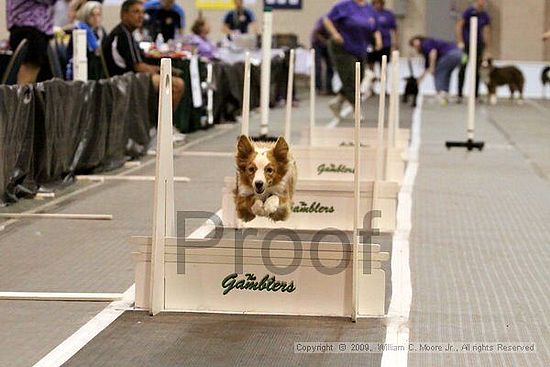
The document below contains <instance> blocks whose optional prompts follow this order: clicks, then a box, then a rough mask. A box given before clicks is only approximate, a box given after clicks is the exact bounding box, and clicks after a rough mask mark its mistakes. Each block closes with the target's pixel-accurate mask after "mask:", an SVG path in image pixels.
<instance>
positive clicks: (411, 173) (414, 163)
mask: <svg viewBox="0 0 550 367" xmlns="http://www.w3.org/2000/svg"><path fill="white" fill-rule="evenodd" d="M422 102H423V98H422V96H420V97H419V100H418V106H417V107H416V110H415V111H414V114H413V122H412V128H411V129H412V131H411V145H410V147H409V162H408V164H407V170H406V171H405V178H404V181H403V186H402V187H401V191H400V192H399V199H398V206H397V227H396V230H395V234H394V236H393V241H392V259H391V270H392V276H391V281H392V298H391V302H390V307H389V310H388V317H387V318H388V323H387V328H386V341H385V343H386V345H393V346H405V348H404V350H397V351H393V350H385V351H384V353H383V354H382V364H381V365H382V367H403V366H407V357H408V348H407V347H406V346H408V344H409V325H408V322H409V313H410V310H411V300H412V285H411V269H410V264H409V247H410V244H409V235H410V232H411V228H412V218H411V217H412V193H413V188H414V181H415V179H416V173H417V172H418V152H419V149H420V129H421V125H422V120H421V118H422V117H421V114H422Z"/></svg>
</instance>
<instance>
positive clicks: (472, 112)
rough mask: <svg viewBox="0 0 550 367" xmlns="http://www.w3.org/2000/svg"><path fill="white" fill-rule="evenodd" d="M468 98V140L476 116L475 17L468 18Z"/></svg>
mask: <svg viewBox="0 0 550 367" xmlns="http://www.w3.org/2000/svg"><path fill="white" fill-rule="evenodd" d="M468 62H469V65H468V74H469V81H468V82H469V84H470V85H469V90H468V92H470V98H469V99H468V140H474V134H475V118H476V78H477V17H471V18H470V55H469V60H468Z"/></svg>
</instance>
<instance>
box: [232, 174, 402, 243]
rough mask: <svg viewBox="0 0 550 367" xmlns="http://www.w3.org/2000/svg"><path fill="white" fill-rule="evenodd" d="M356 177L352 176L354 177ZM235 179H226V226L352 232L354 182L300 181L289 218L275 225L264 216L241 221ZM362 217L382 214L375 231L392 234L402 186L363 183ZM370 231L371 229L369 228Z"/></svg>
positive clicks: (385, 183) (387, 183)
mask: <svg viewBox="0 0 550 367" xmlns="http://www.w3.org/2000/svg"><path fill="white" fill-rule="evenodd" d="M352 176H353V174H352ZM375 185H378V187H377V200H376V203H375V202H373V195H374V187H375ZM235 188H236V184H235V178H234V177H227V178H226V179H225V182H224V189H223V201H222V221H223V223H224V225H226V226H229V227H236V228H241V227H242V228H289V229H293V230H321V229H324V228H329V227H331V228H338V229H340V230H343V231H352V230H353V215H354V213H353V205H354V201H355V196H354V191H353V190H354V183H353V181H347V182H346V181H325V180H306V179H301V178H300V179H299V180H298V182H297V184H296V190H295V192H294V198H293V202H294V206H293V210H292V214H291V215H290V217H289V219H288V220H286V221H284V222H282V223H281V222H273V221H272V220H270V219H268V218H264V217H256V218H255V219H253V220H252V221H250V222H247V223H244V222H241V221H240V220H238V218H237V216H236V214H235V213H236V212H235V203H234V199H233V190H235ZM360 192H361V194H360V195H361V199H360V200H361V206H360V216H361V218H364V217H365V216H366V215H367V214H368V213H369V212H370V211H371V210H373V208H375V209H376V210H379V211H380V212H381V217H380V218H376V219H373V221H374V224H373V225H372V226H373V227H374V228H377V229H379V230H380V232H384V233H389V232H393V231H394V230H395V213H396V210H397V195H398V193H399V185H398V184H397V183H396V182H387V181H380V182H373V181H367V182H361V186H360ZM368 229H370V228H368Z"/></svg>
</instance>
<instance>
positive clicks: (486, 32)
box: [483, 24, 492, 58]
mask: <svg viewBox="0 0 550 367" xmlns="http://www.w3.org/2000/svg"><path fill="white" fill-rule="evenodd" d="M491 41H492V40H491V25H490V24H488V25H486V26H485V27H483V42H484V43H485V58H490V57H491Z"/></svg>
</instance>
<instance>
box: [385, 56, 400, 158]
mask: <svg viewBox="0 0 550 367" xmlns="http://www.w3.org/2000/svg"><path fill="white" fill-rule="evenodd" d="M391 60H392V66H393V68H392V94H393V96H394V103H393V109H394V112H393V124H392V125H393V126H392V136H391V145H389V146H391V147H392V148H395V147H396V146H397V139H398V137H399V118H400V116H399V84H400V82H399V81H400V79H401V78H400V76H401V75H400V74H401V73H400V63H399V51H397V50H395V51H393V52H392V55H391ZM386 167H387V166H386Z"/></svg>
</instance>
